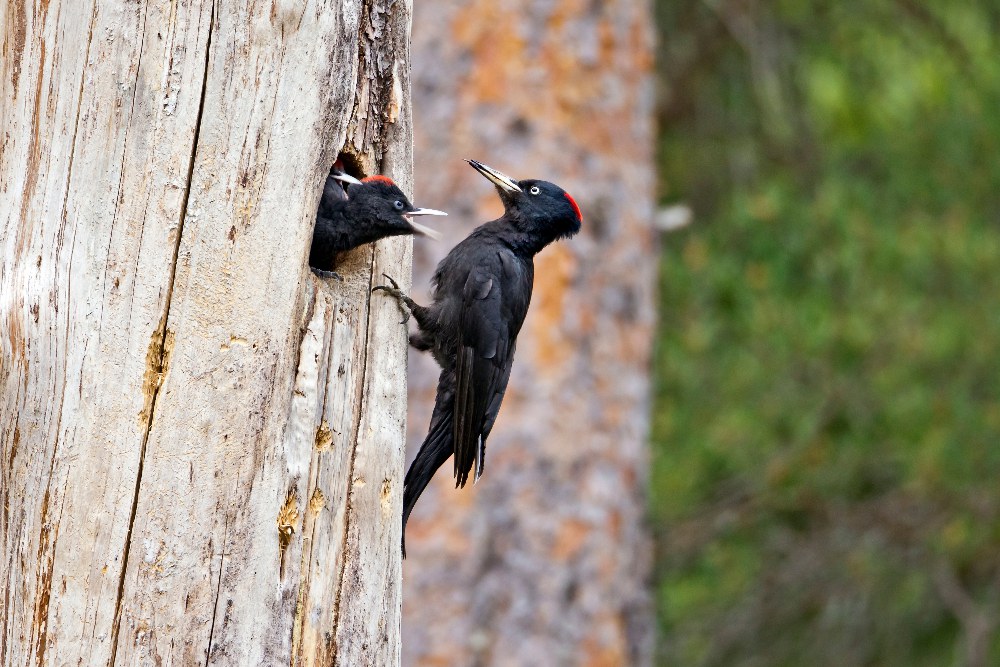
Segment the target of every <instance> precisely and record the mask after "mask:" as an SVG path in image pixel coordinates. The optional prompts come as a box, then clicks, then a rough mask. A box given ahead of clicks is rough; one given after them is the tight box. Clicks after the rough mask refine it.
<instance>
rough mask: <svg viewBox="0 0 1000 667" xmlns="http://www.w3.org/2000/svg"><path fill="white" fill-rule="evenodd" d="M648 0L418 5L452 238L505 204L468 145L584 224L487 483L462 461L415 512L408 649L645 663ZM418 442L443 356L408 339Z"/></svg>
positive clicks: (512, 395) (565, 249)
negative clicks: (462, 468) (534, 181)
mask: <svg viewBox="0 0 1000 667" xmlns="http://www.w3.org/2000/svg"><path fill="white" fill-rule="evenodd" d="M651 20H652V15H651V12H650V8H649V5H648V3H647V2H634V1H633V0H610V1H608V2H596V3H595V2H579V1H577V0H552V1H546V2H541V1H539V0H510V1H509V2H505V3H497V2H493V1H492V0H473V1H471V2H465V1H459V0H424V1H423V2H420V3H418V5H417V6H416V8H415V16H414V28H413V40H414V42H413V57H414V73H415V75H414V96H415V104H416V105H417V106H418V108H419V109H420V116H419V118H418V119H417V123H416V127H415V140H416V147H417V150H416V167H417V169H416V174H417V184H418V189H419V191H420V193H421V196H422V197H426V198H427V199H428V200H429V201H448V208H449V212H451V213H452V216H451V217H449V218H448V223H447V224H446V225H443V227H446V228H448V229H450V230H451V237H450V238H449V242H448V243H442V244H439V245H435V246H431V245H428V244H421V245H420V246H418V247H417V251H416V252H417V261H416V264H417V266H416V271H415V276H414V281H415V285H416V287H417V289H416V291H415V294H414V295H415V297H417V298H418V300H421V299H423V298H425V296H424V295H425V294H426V288H427V285H428V279H429V276H430V271H431V270H432V268H433V265H434V264H435V263H436V261H437V260H438V259H439V258H440V257H441V255H442V254H443V253H444V252H445V251H446V250H447V249H448V247H450V245H451V242H453V241H456V240H458V239H459V238H461V237H462V236H464V235H466V234H468V233H469V231H470V230H471V229H472V227H473V225H474V224H478V223H480V222H483V221H486V220H489V219H492V218H494V217H496V216H497V215H499V213H500V211H501V209H500V205H499V202H498V200H497V197H496V194H495V193H494V192H493V188H491V187H490V186H489V185H488V184H487V183H486V182H485V181H484V180H483V179H482V178H481V177H480V176H478V175H477V174H476V173H475V172H473V171H472V170H471V169H469V168H468V166H466V165H465V164H464V163H463V162H461V161H460V160H458V159H457V158H461V157H471V158H476V159H480V160H483V161H485V162H486V163H488V164H490V165H491V166H495V167H497V168H499V169H501V170H503V171H504V172H506V173H508V174H511V175H513V176H515V177H517V178H539V177H541V178H548V179H549V180H552V181H555V182H556V183H558V184H559V185H561V186H563V187H565V188H566V189H567V190H568V191H569V192H570V193H571V194H572V195H573V196H574V197H575V198H576V199H577V201H578V202H579V203H580V205H581V206H582V208H583V218H584V219H583V230H582V232H581V233H580V234H579V235H578V236H577V237H576V238H574V239H572V240H571V241H568V242H559V243H556V244H553V245H552V246H551V247H549V248H547V249H546V250H544V251H543V252H542V253H541V254H540V255H539V256H538V258H537V261H536V271H535V294H534V298H533V300H532V305H531V311H530V312H529V314H528V319H527V321H526V322H525V325H524V328H523V329H522V330H521V334H520V337H519V338H518V345H517V358H516V359H515V362H514V371H513V375H512V377H511V380H510V387H509V389H508V392H507V397H506V399H505V401H504V405H503V408H502V409H501V410H500V416H499V419H498V420H497V424H496V427H495V428H494V430H493V433H492V435H491V436H490V441H489V444H488V445H487V452H486V472H485V474H484V476H483V478H482V479H481V480H480V481H479V483H478V484H477V485H476V486H475V488H473V487H471V485H470V486H469V487H466V488H465V489H463V490H461V491H455V490H454V488H453V486H454V484H453V482H452V480H451V475H450V472H451V462H450V461H449V462H448V463H446V464H445V465H444V467H443V469H442V470H441V472H440V473H439V474H438V477H437V479H435V481H434V483H433V484H431V488H430V489H428V492H427V493H425V494H424V496H423V497H422V498H421V500H420V502H419V503H418V504H417V507H416V509H415V510H414V513H413V515H412V517H411V519H410V522H409V525H408V529H409V531H408V532H409V534H408V537H407V552H408V553H407V555H408V558H407V561H406V563H405V568H404V569H405V578H404V583H405V585H404V590H405V592H406V594H405V595H404V600H405V609H404V622H403V637H404V642H403V646H404V663H405V664H408V665H427V666H431V665H449V666H452V665H455V666H461V665H531V666H534V665H557V666H558V665H643V664H648V663H649V661H650V659H651V656H650V649H651V642H650V639H651V636H650V629H651V620H652V616H651V613H650V608H649V605H648V595H647V593H646V591H645V584H646V581H645V578H646V576H647V574H648V562H649V558H648V553H647V542H646V537H645V531H644V529H643V506H644V496H643V486H644V480H645V462H646V447H645V441H646V428H647V426H646V425H647V421H648V414H647V413H648V406H649V351H650V343H651V337H652V323H653V299H652V289H653V282H654V275H655V266H656V258H657V254H658V253H657V247H656V243H655V242H654V239H653V238H652V232H651V223H652V217H653V216H652V206H653V178H654V170H653V150H652V149H653V141H654V137H653V128H652V120H651V119H652V85H651V84H652V81H651V66H652V45H651V33H652V30H651V28H652V26H651ZM411 359H412V360H413V362H414V363H413V365H412V366H411V382H410V390H411V393H410V395H411V401H410V405H411V414H410V434H411V441H410V443H411V450H410V454H411V456H412V455H413V453H414V452H415V449H416V444H417V443H419V441H420V440H421V439H422V438H423V436H424V434H425V433H426V429H427V423H428V418H429V414H430V407H431V405H432V402H433V394H434V383H435V381H436V379H437V370H436V368H434V366H433V362H431V361H430V360H429V359H428V358H427V357H426V356H425V355H414V356H412V357H411Z"/></svg>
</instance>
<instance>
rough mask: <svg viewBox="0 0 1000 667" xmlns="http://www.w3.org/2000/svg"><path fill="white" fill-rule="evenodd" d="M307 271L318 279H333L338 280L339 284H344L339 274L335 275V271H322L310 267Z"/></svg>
mask: <svg viewBox="0 0 1000 667" xmlns="http://www.w3.org/2000/svg"><path fill="white" fill-rule="evenodd" d="M309 269H310V270H311V271H312V272H313V273H315V274H316V275H317V276H319V277H320V278H333V279H334V280H339V281H340V282H344V279H343V278H341V277H340V274H339V273H337V272H336V271H324V270H322V269H316V268H313V267H311V266H310V267H309Z"/></svg>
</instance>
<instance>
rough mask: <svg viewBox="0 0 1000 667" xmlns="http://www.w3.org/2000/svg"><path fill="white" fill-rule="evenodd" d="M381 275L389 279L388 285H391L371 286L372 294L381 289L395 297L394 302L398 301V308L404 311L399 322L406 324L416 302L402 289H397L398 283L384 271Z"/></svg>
mask: <svg viewBox="0 0 1000 667" xmlns="http://www.w3.org/2000/svg"><path fill="white" fill-rule="evenodd" d="M382 276H383V277H384V278H385V279H386V280H388V281H389V285H392V287H389V285H376V286H375V287H373V288H372V293H373V294H374V293H375V292H377V291H379V290H382V291H383V292H385V293H386V294H388V295H389V296H391V297H393V298H394V299H396V302H397V303H399V306H400V308H402V309H403V310H404V312H405V316H404V317H403V321H402V322H400V324H406V323H407V322H409V321H410V313H411V312H412V311H413V309H414V308H415V307H416V306H417V304H416V302H415V301H414V300H413V299H411V298H410V297H408V296H407V295H406V294H404V293H403V290H401V289H399V285H398V284H397V283H396V281H395V280H393V279H392V278H390V277H389V276H388V275H386V274H384V273H383V274H382Z"/></svg>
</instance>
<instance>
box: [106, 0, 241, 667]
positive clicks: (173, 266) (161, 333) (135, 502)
mask: <svg viewBox="0 0 1000 667" xmlns="http://www.w3.org/2000/svg"><path fill="white" fill-rule="evenodd" d="M214 23H215V2H214V1H213V2H212V9H211V13H210V15H209V20H208V35H207V39H206V43H205V70H204V74H203V75H202V83H201V99H200V101H199V103H198V115H197V116H196V118H195V124H194V138H193V140H192V142H191V159H190V160H189V161H188V174H187V183H186V186H187V187H186V188H185V190H184V197H183V198H182V200H181V210H180V215H179V216H178V221H177V241H176V242H175V244H174V249H173V256H172V258H171V262H170V268H169V271H170V277H169V278H168V280H167V294H166V297H165V299H164V309H163V317H162V318H161V320H160V323H159V325H158V326H157V329H156V331H155V332H154V333H153V338H154V341H155V339H156V338H159V340H160V345H159V348H160V349H159V359H158V363H157V365H158V370H157V372H158V373H161V372H162V371H163V369H164V366H165V362H166V354H165V350H166V347H167V345H166V340H167V336H168V333H169V331H168V329H167V323H168V321H169V317H170V301H171V297H172V296H173V291H174V278H175V276H176V275H177V258H178V255H179V253H180V246H181V238H182V237H183V232H184V221H185V218H186V217H187V206H188V200H189V199H190V197H191V184H192V180H193V178H194V166H195V161H196V158H197V155H198V138H199V135H200V133H201V122H202V114H203V112H204V110H205V93H206V90H207V89H208V66H209V63H210V61H211V53H212V30H213V28H214ZM140 57H141V53H140ZM159 393H160V382H157V383H156V385H155V386H154V387H153V390H152V393H151V396H150V397H149V414H148V415H146V428H145V432H144V433H143V437H142V444H141V445H140V447H139V467H138V470H137V471H136V479H135V490H134V492H133V494H132V508H131V512H130V514H129V521H128V530H127V531H126V533H125V548H124V550H123V554H122V565H121V576H120V577H119V580H118V592H117V594H116V596H115V614H114V616H113V617H112V628H111V659H110V661H109V665H111V666H112V667H113V666H114V664H115V660H116V658H117V655H118V640H119V632H120V630H121V614H122V600H123V598H124V594H125V576H126V574H127V572H128V562H129V552H130V549H131V546H132V532H133V530H134V528H135V519H136V512H137V510H138V508H139V491H140V489H141V487H142V472H143V465H144V463H145V459H146V445H147V443H148V442H149V434H150V432H151V431H152V430H153V416H154V414H155V410H156V399H157V396H158V395H159ZM223 550H225V545H223Z"/></svg>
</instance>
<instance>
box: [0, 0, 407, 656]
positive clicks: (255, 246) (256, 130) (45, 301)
mask: <svg viewBox="0 0 1000 667" xmlns="http://www.w3.org/2000/svg"><path fill="white" fill-rule="evenodd" d="M409 22H410V3H409V2H405V1H404V2H394V1H393V0H364V1H362V0H343V1H342V0H316V1H303V2H297V1H293V0H250V1H248V2H245V1H239V2H237V1H235V0H216V1H215V2H189V1H184V0H133V1H124V0H119V1H116V0H80V1H73V2H70V1H68V0H51V1H46V0H42V1H41V2H35V3H26V2H24V1H23V0H15V1H14V2H12V3H5V4H4V6H3V7H0V26H2V30H3V37H2V40H3V46H2V61H0V62H2V68H0V75H2V81H0V89H2V92H0V104H2V106H0V126H2V128H3V133H4V134H3V136H2V164H0V223H2V224H0V447H2V450H0V456H2V463H0V507H2V511H3V516H2V522H0V544H2V553H0V581H2V585H3V588H2V593H0V664H3V665H43V664H44V665H48V664H51V665H63V664H73V665H88V666H90V665H133V664H143V665H146V664H165V665H171V664H172V665H191V664H206V663H207V664H218V665H264V664H278V663H280V664H302V665H305V664H317V665H327V664H330V663H331V660H332V661H333V662H335V663H336V664H343V665H362V664H363V665H384V664H397V663H398V661H399V651H400V647H399V606H400V558H399V513H400V505H401V467H402V461H401V458H402V444H403V431H404V428H405V365H404V359H405V337H404V333H403V328H402V327H400V326H399V310H398V308H397V306H396V304H395V303H394V302H393V301H392V300H391V299H385V298H375V299H370V298H369V287H370V286H371V285H372V283H373V280H375V279H377V277H378V276H380V274H381V273H382V272H383V271H386V272H389V273H391V274H392V275H393V276H395V277H397V278H401V279H402V278H407V276H408V274H409V265H410V242H409V241H408V240H406V239H398V238H397V239H391V240H387V241H383V242H380V243H378V244H377V245H376V246H375V248H374V250H373V249H372V248H369V247H366V248H361V249H359V250H357V251H355V252H353V253H351V254H350V256H349V257H348V258H347V259H346V261H345V263H344V264H343V265H342V266H341V267H340V273H341V274H342V275H343V276H344V278H345V280H344V282H343V283H334V282H328V281H320V280H318V279H316V278H314V277H313V276H312V274H311V273H310V272H309V270H308V268H307V266H306V256H307V252H308V244H309V239H310V237H311V234H312V223H313V219H314V216H315V212H316V206H317V202H318V198H319V193H320V190H321V185H322V181H323V179H324V177H325V174H326V172H327V170H328V169H329V167H330V165H331V164H332V162H333V161H334V159H335V158H336V156H337V154H338V151H339V150H340V149H341V147H343V150H344V151H345V152H347V153H349V154H351V155H353V156H354V158H355V161H356V163H357V165H358V166H359V167H360V169H361V170H362V171H364V172H366V173H371V172H378V171H381V172H385V173H388V174H390V175H392V176H393V177H394V178H396V179H397V181H399V182H400V183H401V184H402V185H403V187H404V189H408V186H409V184H410V181H411V178H410V177H411V160H412V156H411V134H410V132H411V130H410V112H409V52H408V49H409V47H408V41H409Z"/></svg>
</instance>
